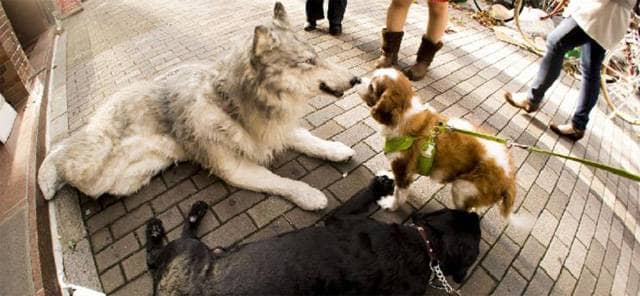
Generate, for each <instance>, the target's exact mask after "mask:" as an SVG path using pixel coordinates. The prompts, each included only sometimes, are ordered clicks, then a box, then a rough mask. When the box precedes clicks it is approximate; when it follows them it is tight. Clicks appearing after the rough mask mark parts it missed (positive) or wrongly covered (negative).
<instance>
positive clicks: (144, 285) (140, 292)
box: [111, 272, 153, 296]
mask: <svg viewBox="0 0 640 296" xmlns="http://www.w3.org/2000/svg"><path fill="white" fill-rule="evenodd" d="M152 294H153V280H152V279H151V275H150V274H149V273H148V272H147V273H145V274H144V275H142V276H140V277H138V278H137V279H135V280H134V281H131V282H129V283H127V284H126V285H125V286H124V287H122V288H120V289H118V290H117V291H115V292H114V293H112V294H111V295H113V296H130V295H136V296H151V295H152Z"/></svg>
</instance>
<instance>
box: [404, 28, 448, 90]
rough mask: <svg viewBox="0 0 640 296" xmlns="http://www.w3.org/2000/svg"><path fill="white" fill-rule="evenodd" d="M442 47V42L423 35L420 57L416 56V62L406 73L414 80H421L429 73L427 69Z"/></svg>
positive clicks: (419, 50)
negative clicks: (436, 41) (432, 40)
mask: <svg viewBox="0 0 640 296" xmlns="http://www.w3.org/2000/svg"><path fill="white" fill-rule="evenodd" d="M441 48H442V42H438V43H433V42H431V41H430V40H429V39H427V38H426V37H424V36H422V42H421V43H420V48H419V49H418V57H417V58H416V64H415V65H413V66H411V68H409V69H408V70H407V71H405V74H406V75H407V77H408V78H409V79H411V80H413V81H417V80H421V79H422V78H424V75H426V74H427V69H429V65H431V62H432V61H433V57H434V56H435V55H436V52H438V50H440V49H441Z"/></svg>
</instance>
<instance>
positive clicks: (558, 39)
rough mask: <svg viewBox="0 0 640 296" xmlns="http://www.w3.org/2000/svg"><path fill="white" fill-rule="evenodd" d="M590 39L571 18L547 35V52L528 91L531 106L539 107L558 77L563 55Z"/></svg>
mask: <svg viewBox="0 0 640 296" xmlns="http://www.w3.org/2000/svg"><path fill="white" fill-rule="evenodd" d="M590 39H591V38H589V36H588V35H587V34H586V33H585V32H584V31H583V30H582V29H581V28H580V26H578V24H577V23H576V21H575V20H574V19H573V18H566V19H564V20H563V21H562V22H561V23H560V24H559V25H558V27H557V28H556V29H554V30H553V31H552V32H551V33H550V34H549V36H548V37H547V51H546V52H545V54H544V57H543V58H542V62H541V63H540V68H538V74H537V76H536V79H535V80H534V82H533V84H532V85H531V90H530V91H529V99H530V100H531V102H532V104H533V105H539V104H540V103H541V102H542V98H543V97H544V94H545V93H546V92H547V90H548V89H549V87H551V85H552V84H553V82H554V81H556V79H558V77H559V76H560V71H562V61H563V60H564V54H565V53H566V52H567V51H569V50H570V49H573V48H575V47H576V46H580V45H582V44H585V43H586V42H588V41H589V40H590Z"/></svg>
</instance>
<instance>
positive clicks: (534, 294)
mask: <svg viewBox="0 0 640 296" xmlns="http://www.w3.org/2000/svg"><path fill="white" fill-rule="evenodd" d="M552 287H553V280H552V279H551V278H550V277H549V276H548V275H547V274H546V273H545V272H544V271H543V270H542V269H541V268H538V270H536V274H535V275H534V276H533V279H531V282H530V283H529V286H527V290H526V291H525V292H524V295H530V296H538V295H548V294H549V293H550V292H551V288H552Z"/></svg>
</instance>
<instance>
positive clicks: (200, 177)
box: [191, 169, 219, 190]
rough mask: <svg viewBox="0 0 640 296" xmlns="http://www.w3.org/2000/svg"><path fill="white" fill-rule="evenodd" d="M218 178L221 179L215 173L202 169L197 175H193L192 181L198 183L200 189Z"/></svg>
mask: <svg viewBox="0 0 640 296" xmlns="http://www.w3.org/2000/svg"><path fill="white" fill-rule="evenodd" d="M218 180H219V179H218V178H217V177H216V176H215V175H212V174H210V173H209V171H208V170H205V169H200V170H199V171H198V172H197V173H196V174H195V175H193V176H191V181H192V182H193V184H195V185H196V187H198V190H201V189H202V188H205V187H207V186H209V185H210V184H213V183H214V182H216V181H218Z"/></svg>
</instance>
